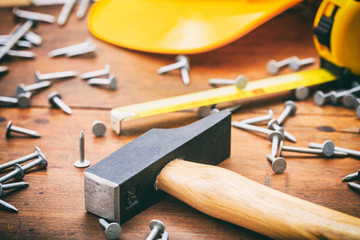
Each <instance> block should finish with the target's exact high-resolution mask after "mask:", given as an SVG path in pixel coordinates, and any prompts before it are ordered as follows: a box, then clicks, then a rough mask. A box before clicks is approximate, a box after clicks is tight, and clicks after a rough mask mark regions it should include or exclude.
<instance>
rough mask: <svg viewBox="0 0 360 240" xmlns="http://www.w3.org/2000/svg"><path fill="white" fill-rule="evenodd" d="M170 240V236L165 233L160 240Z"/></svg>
mask: <svg viewBox="0 0 360 240" xmlns="http://www.w3.org/2000/svg"><path fill="white" fill-rule="evenodd" d="M168 239H169V234H168V233H167V232H164V233H163V234H162V236H161V239H160V240H168Z"/></svg>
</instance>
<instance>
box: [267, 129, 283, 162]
mask: <svg viewBox="0 0 360 240" xmlns="http://www.w3.org/2000/svg"><path fill="white" fill-rule="evenodd" d="M268 138H269V140H270V141H271V155H272V156H274V157H276V155H277V152H278V146H279V143H280V141H282V140H283V139H284V135H283V134H282V132H281V131H273V132H272V133H270V134H269V136H268Z"/></svg>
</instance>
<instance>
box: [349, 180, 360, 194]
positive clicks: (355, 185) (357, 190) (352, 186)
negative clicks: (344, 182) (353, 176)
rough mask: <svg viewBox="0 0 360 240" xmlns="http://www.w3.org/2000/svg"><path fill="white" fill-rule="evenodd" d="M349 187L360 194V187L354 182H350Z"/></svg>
mask: <svg viewBox="0 0 360 240" xmlns="http://www.w3.org/2000/svg"><path fill="white" fill-rule="evenodd" d="M348 187H349V188H350V189H352V190H354V191H356V192H359V193H360V185H359V184H357V183H354V182H348Z"/></svg>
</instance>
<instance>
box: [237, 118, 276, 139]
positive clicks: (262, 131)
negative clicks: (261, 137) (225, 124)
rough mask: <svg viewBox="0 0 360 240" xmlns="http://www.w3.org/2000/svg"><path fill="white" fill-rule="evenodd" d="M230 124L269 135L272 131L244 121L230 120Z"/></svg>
mask: <svg viewBox="0 0 360 240" xmlns="http://www.w3.org/2000/svg"><path fill="white" fill-rule="evenodd" d="M231 126H233V127H236V128H240V129H244V130H250V131H254V132H258V133H263V134H266V135H267V136H269V135H270V134H271V133H272V132H273V131H271V130H269V129H267V128H262V127H258V126H254V125H251V124H246V123H242V122H237V121H232V122H231Z"/></svg>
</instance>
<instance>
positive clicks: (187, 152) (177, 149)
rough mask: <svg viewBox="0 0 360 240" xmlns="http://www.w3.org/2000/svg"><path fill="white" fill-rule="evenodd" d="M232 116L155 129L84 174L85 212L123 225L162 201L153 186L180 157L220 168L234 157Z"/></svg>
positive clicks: (214, 117) (223, 113)
mask: <svg viewBox="0 0 360 240" xmlns="http://www.w3.org/2000/svg"><path fill="white" fill-rule="evenodd" d="M230 130H231V114H230V112H228V111H221V112H219V113H217V114H214V115H210V116H208V117H206V118H203V119H201V120H199V121H197V122H195V123H192V124H190V125H188V126H185V127H181V128H176V129H152V130H150V131H148V132H146V133H145V134H143V135H141V136H140V137H138V138H137V139H135V140H134V141H132V142H130V143H128V144H127V145H125V146H123V147H122V148H120V149H119V150H117V151H116V152H114V153H112V154H110V155H109V156H107V157H106V158H104V159H103V160H101V161H100V162H98V163H97V164H95V165H94V166H92V167H91V168H89V169H87V170H86V171H85V183H84V185H85V187H84V188H85V208H86V210H87V211H89V212H91V213H93V214H96V215H98V216H100V217H103V218H106V219H109V220H112V221H116V222H118V223H123V222H125V221H127V220H129V219H130V218H132V217H133V216H135V215H136V214H138V213H140V212H142V211H143V210H145V209H146V208H148V207H149V206H151V205H152V204H154V203H155V202H157V201H158V200H160V198H161V197H162V195H163V194H164V193H163V192H161V191H156V189H155V187H154V183H155V180H156V177H157V175H158V174H159V173H160V171H161V170H162V168H163V167H164V166H165V165H166V164H167V163H169V162H170V161H172V160H174V159H176V158H182V159H184V160H187V161H193V162H197V163H204V164H212V165H217V164H219V163H220V162H222V161H223V160H225V159H226V158H227V157H229V155H230Z"/></svg>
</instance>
